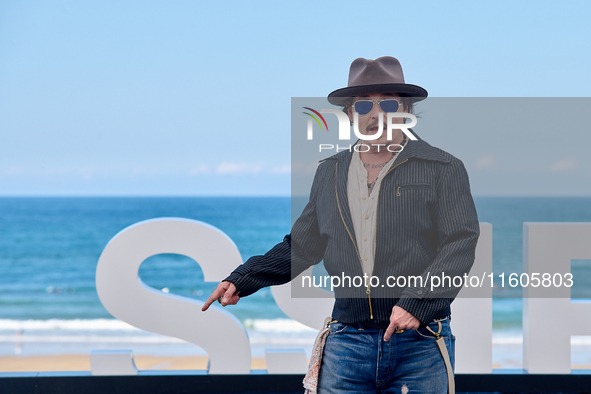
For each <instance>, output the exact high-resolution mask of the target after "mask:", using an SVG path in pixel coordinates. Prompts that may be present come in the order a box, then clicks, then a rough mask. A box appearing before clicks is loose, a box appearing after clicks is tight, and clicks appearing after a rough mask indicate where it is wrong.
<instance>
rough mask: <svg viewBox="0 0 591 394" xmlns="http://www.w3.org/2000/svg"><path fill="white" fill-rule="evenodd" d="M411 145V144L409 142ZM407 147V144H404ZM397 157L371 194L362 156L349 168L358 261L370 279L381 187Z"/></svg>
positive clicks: (380, 174)
mask: <svg viewBox="0 0 591 394" xmlns="http://www.w3.org/2000/svg"><path fill="white" fill-rule="evenodd" d="M406 141H408V140H406ZM406 141H405V142H406ZM403 146H406V143H404V144H403ZM397 157H398V153H395V154H394V155H393V156H392V159H390V160H389V161H388V162H387V163H386V165H385V166H384V167H383V168H382V169H381V170H380V173H379V174H378V178H377V179H376V183H375V185H374V187H373V189H372V192H371V194H368V187H367V170H366V169H365V167H364V166H363V162H362V161H361V158H360V157H359V152H355V151H354V152H353V157H352V159H351V164H349V175H348V178H347V198H348V199H349V210H350V211H351V218H352V220H353V230H354V231H355V238H356V241H357V248H358V250H359V257H360V258H361V263H362V265H363V272H364V273H365V274H367V275H368V276H371V274H372V272H373V266H374V256H375V250H376V220H377V218H376V215H377V208H378V206H377V203H378V195H379V194H380V184H381V183H382V179H383V178H384V175H386V173H387V172H388V171H389V170H390V168H391V167H392V165H393V164H394V162H395V161H396V158H397Z"/></svg>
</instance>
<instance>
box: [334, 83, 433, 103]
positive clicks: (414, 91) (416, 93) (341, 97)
mask: <svg viewBox="0 0 591 394" xmlns="http://www.w3.org/2000/svg"><path fill="white" fill-rule="evenodd" d="M384 93H398V94H399V95H400V96H404V97H412V98H413V99H414V101H415V102H416V101H421V100H424V99H426V98H427V95H428V93H427V91H426V90H425V89H423V88H422V87H420V86H417V85H411V84H407V83H385V84H376V85H362V86H351V87H346V88H341V89H337V90H335V91H334V92H332V93H331V94H329V95H328V101H329V102H330V103H331V104H334V105H345V102H346V101H347V99H349V98H350V97H357V96H364V95H367V94H384Z"/></svg>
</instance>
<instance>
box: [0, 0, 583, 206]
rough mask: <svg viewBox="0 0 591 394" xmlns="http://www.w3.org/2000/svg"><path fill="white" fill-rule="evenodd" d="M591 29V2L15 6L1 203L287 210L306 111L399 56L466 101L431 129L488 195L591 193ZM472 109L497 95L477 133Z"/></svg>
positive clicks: (1, 77)
mask: <svg viewBox="0 0 591 394" xmlns="http://www.w3.org/2000/svg"><path fill="white" fill-rule="evenodd" d="M588 15H591V3H590V2H587V1H564V2H560V3H556V2H550V1H533V0H532V1H525V0H522V1H477V2H476V1H420V2H419V1H417V2H411V1H404V2H402V1H374V2H371V3H367V2H359V1H338V2H329V1H327V2H312V1H298V2H277V1H248V2H238V1H226V2H205V1H203V2H199V1H174V2H166V1H133V0H127V1H105V0H101V1H84V2H80V1H58V0H45V1H12V0H3V1H1V2H0V136H1V142H0V196H219V195H231V196H288V195H289V194H290V179H291V174H290V172H291V162H292V159H293V158H292V157H291V133H292V130H291V129H292V126H291V113H292V111H291V108H290V105H291V99H292V97H325V96H326V95H327V94H328V93H330V92H331V91H333V90H335V89H338V88H341V87H344V86H346V84H347V78H348V70H349V65H350V64H351V62H352V61H353V60H354V59H355V58H358V57H364V58H368V59H375V58H377V57H380V56H385V55H388V56H395V57H397V58H398V59H399V60H400V62H401V63H402V66H403V68H404V74H405V79H406V81H407V82H408V83H413V84H417V85H420V86H423V87H425V88H426V89H427V90H428V91H429V96H430V98H457V99H461V100H460V101H458V102H457V103H460V104H462V105H456V107H455V108H456V111H455V112H454V113H453V114H452V115H449V116H447V118H446V117H445V116H444V117H443V118H442V117H437V116H436V115H437V114H436V111H435V110H430V109H429V108H432V106H431V107H429V104H428V101H425V106H424V111H423V112H422V119H421V120H419V122H423V119H424V125H425V127H424V128H423V129H421V123H418V124H417V127H416V131H417V132H418V133H419V135H421V137H422V138H424V139H425V140H426V141H428V142H430V143H431V144H433V145H435V146H438V147H441V148H442V149H445V150H447V151H449V152H450V153H452V154H454V155H455V156H457V157H459V158H460V159H462V160H463V162H464V164H465V166H466V168H467V170H468V173H469V176H470V180H471V185H472V192H473V194H474V195H475V196H489V195H490V196H553V195H560V196H590V195H591V155H589V147H590V146H591V136H590V133H589V131H590V130H589V129H590V128H589V127H588V126H586V124H585V119H584V118H585V115H586V114H587V113H588V112H589V111H588V110H587V108H589V106H590V105H591V101H590V99H589V98H588V97H589V96H590V94H591V77H590V76H589V64H591V51H590V50H589V39H590V38H591V25H590V24H589V23H588ZM540 97H545V98H547V99H544V100H537V101H536V100H535V99H537V98H540ZM469 98H494V99H492V100H485V99H479V100H477V101H478V103H480V104H482V105H481V106H479V107H478V108H479V109H478V114H480V115H479V116H480V117H479V119H478V121H475V120H473V118H474V115H473V114H468V113H467V112H466V111H468V110H470V108H471V107H470V105H464V104H466V103H472V102H473V101H472V100H468V99H469ZM509 98H531V99H533V100H527V99H521V101H515V100H509ZM564 98H570V99H564ZM427 100H429V99H427ZM462 100H463V101H462ZM446 102H448V103H452V104H453V103H455V101H453V100H448V101H446ZM516 103H517V104H516ZM537 103H539V106H538V107H537V110H538V112H536V114H538V115H535V118H536V119H535V121H534V120H533V118H526V119H532V122H530V123H528V122H522V124H521V126H520V127H519V128H513V129H510V130H509V129H507V128H506V127H505V128H504V126H503V125H502V120H503V119H504V118H505V114H506V113H507V112H511V111H512V112H513V113H514V114H515V116H518V115H519V114H520V113H522V114H524V115H525V114H530V115H528V116H532V115H531V113H530V112H528V111H529V110H527V111H526V110H523V108H525V107H527V108H529V107H531V106H532V105H533V106H534V107H535V106H536V105H537ZM508 104H511V105H510V106H509V105H508ZM483 105H484V106H483ZM487 105H489V106H490V108H488V107H487ZM418 109H419V110H421V108H420V106H419V108H418ZM487 109H488V111H487ZM474 111H475V110H474ZM539 111H541V112H539ZM539 114H542V116H540V115H539ZM430 115H431V117H430ZM575 118H576V119H575ZM462 119H472V120H471V121H470V122H464V123H463V126H462V128H461V130H460V128H457V129H453V128H451V129H450V128H449V127H447V128H443V127H442V128H441V129H438V127H437V126H438V123H437V122H438V121H440V122H441V123H444V121H445V120H449V121H454V122H455V121H457V120H460V121H461V120H462ZM545 119H546V120H548V121H545ZM573 119H575V120H573ZM466 123H468V124H466ZM427 125H430V126H429V127H427ZM472 125H474V127H470V126H472ZM549 125H551V128H553V129H554V128H555V130H554V131H549V130H550V129H548V128H544V126H548V127H550V126H549ZM448 126H449V125H448ZM508 130H509V131H508ZM542 130H543V131H542Z"/></svg>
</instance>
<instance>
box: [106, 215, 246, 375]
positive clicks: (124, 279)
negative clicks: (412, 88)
mask: <svg viewBox="0 0 591 394" xmlns="http://www.w3.org/2000/svg"><path fill="white" fill-rule="evenodd" d="M161 253H176V254H182V255H185V256H188V257H190V258H192V259H194V260H195V261H197V262H198V263H199V265H200V266H201V268H202V269H203V276H204V280H205V281H206V282H217V281H220V280H222V279H223V278H225V277H226V276H227V274H228V273H229V272H230V271H232V270H233V269H234V268H236V267H237V266H238V265H240V264H242V258H241V256H240V253H239V252H238V248H237V247H236V245H235V244H234V242H233V241H232V240H231V239H230V238H229V237H228V236H227V235H226V234H224V233H223V232H221V231H220V230H218V229H217V228H215V227H213V226H211V225H208V224H206V223H203V222H199V221H196V220H190V219H180V218H159V219H152V220H146V221H143V222H139V223H136V224H134V225H132V226H129V227H127V228H125V229H124V230H122V231H121V232H119V233H118V234H117V235H116V236H115V237H113V239H111V241H110V242H109V243H108V244H107V246H106V247H105V249H104V250H103V253H102V254H101V256H100V258H99V261H98V265H97V269H96V289H97V292H98V296H99V298H100V300H101V302H102V304H103V305H104V307H105V308H106V309H107V311H109V312H110V313H111V314H112V315H113V316H115V317H116V318H117V319H120V320H122V321H124V322H127V323H129V324H131V325H132V326H135V327H137V328H140V329H143V330H147V331H151V332H155V333H158V334H162V335H167V336H172V337H176V338H180V339H183V340H185V341H188V342H190V343H193V344H195V345H197V346H199V347H201V348H203V349H204V350H205V351H206V352H207V353H208V355H209V360H210V368H209V373H211V374H222V373H223V374H248V373H250V365H251V352H250V344H249V342H248V336H247V334H246V331H245V329H244V326H242V324H241V323H240V321H239V320H238V319H237V318H236V317H235V316H234V315H232V314H231V313H229V312H227V311H225V310H222V308H221V307H218V306H212V307H213V308H212V309H210V310H209V311H208V312H206V313H203V312H201V306H202V305H203V302H200V301H197V300H193V299H190V298H187V297H182V296H178V295H175V294H167V293H163V292H162V291H160V290H157V289H154V288H152V287H150V286H148V285H146V284H145V283H143V282H142V281H141V279H140V278H139V276H138V270H139V267H140V265H141V263H142V262H143V261H144V260H145V259H147V258H148V257H150V256H153V255H156V254H161ZM228 349H231V353H229V352H228Z"/></svg>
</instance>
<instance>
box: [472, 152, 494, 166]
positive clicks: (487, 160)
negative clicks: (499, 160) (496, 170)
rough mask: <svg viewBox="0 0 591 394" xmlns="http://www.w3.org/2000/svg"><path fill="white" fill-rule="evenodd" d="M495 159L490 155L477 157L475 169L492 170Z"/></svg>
mask: <svg viewBox="0 0 591 394" xmlns="http://www.w3.org/2000/svg"><path fill="white" fill-rule="evenodd" d="M495 162H496V160H495V157H494V156H492V155H488V156H482V157H479V158H478V160H477V161H476V168H479V169H485V168H492V167H493V166H494V165H495Z"/></svg>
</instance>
